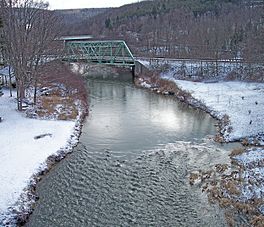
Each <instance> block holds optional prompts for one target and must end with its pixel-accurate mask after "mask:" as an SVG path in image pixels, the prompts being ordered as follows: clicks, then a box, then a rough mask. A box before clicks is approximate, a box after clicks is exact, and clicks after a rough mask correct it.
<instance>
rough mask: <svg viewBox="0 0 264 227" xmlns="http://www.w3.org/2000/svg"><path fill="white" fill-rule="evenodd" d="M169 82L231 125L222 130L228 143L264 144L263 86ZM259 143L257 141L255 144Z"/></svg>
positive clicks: (243, 83) (229, 83)
mask: <svg viewBox="0 0 264 227" xmlns="http://www.w3.org/2000/svg"><path fill="white" fill-rule="evenodd" d="M164 78H166V79H169V80H171V81H173V82H175V83H176V84H177V86H179V87H180V88H181V89H182V90H184V91H187V92H190V93H191V95H192V96H193V97H194V98H195V99H197V100H199V101H201V102H202V103H203V104H204V105H205V106H206V107H207V108H208V110H209V112H210V113H211V114H212V115H213V116H215V117H217V118H218V119H222V118H223V117H224V116H225V115H227V116H228V117H229V121H230V122H229V124H228V125H226V128H225V129H223V130H222V133H223V136H224V138H225V140H226V141H234V140H239V139H242V138H249V137H256V138H257V139H258V142H261V141H262V143H263V133H264V114H263V110H264V84H261V83H246V82H219V83H201V82H199V83H198V82H191V81H183V80H175V79H173V78H171V77H166V76H164ZM256 142H257V141H256Z"/></svg>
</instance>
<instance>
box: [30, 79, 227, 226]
mask: <svg viewBox="0 0 264 227" xmlns="http://www.w3.org/2000/svg"><path fill="white" fill-rule="evenodd" d="M87 83H88V86H89V90H90V99H91V100H90V105H91V113H90V116H89V118H88V120H87V122H86V123H85V125H84V127H83V134H82V136H81V138H80V143H79V145H78V146H77V147H76V148H75V151H74V152H73V153H72V154H71V155H69V156H68V157H67V158H66V159H65V160H63V161H62V162H61V163H59V164H58V165H57V166H56V167H55V168H54V170H52V171H51V172H50V173H49V174H48V175H47V176H46V177H45V178H44V180H43V181H42V182H41V183H40V184H39V186H38V188H37V193H38V195H39V197H40V200H39V202H38V203H37V205H36V210H35V211H34V213H33V215H32V216H31V217H30V220H29V223H28V224H27V226H212V225H214V226H224V220H223V215H222V213H221V212H220V211H219V210H218V209H217V208H216V207H213V206H209V204H208V203H207V199H206V197H205V195H203V194H201V193H200V189H199V188H196V187H190V186H189V184H188V172H189V171H192V170H194V169H197V168H208V167H209V166H211V165H213V164H215V163H221V162H223V161H226V160H224V158H223V157H226V155H224V154H225V153H226V151H225V150H223V149H220V148H217V147H216V146H215V145H214V144H213V143H210V144H208V142H207V144H206V142H205V141H208V140H205V138H206V137H208V135H214V134H215V128H214V124H215V121H214V120H213V119H212V118H211V117H210V116H208V115H207V114H204V113H202V112H201V111H197V110H194V109H192V108H190V107H188V106H186V105H184V104H182V103H178V102H175V100H173V99H171V98H168V97H162V96H159V95H156V94H153V93H150V92H147V91H144V90H140V89H136V88H134V87H133V85H132V84H131V83H128V82H109V81H108V82H107V81H98V80H89V81H88V82H87Z"/></svg>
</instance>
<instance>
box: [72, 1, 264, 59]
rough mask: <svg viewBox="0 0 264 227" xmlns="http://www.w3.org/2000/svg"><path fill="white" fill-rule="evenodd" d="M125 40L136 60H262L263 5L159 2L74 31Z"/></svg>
mask: <svg viewBox="0 0 264 227" xmlns="http://www.w3.org/2000/svg"><path fill="white" fill-rule="evenodd" d="M68 34H91V35H93V36H94V37H95V38H98V39H99V38H101V39H109V38H113V39H124V40H126V41H127V42H128V44H129V46H130V47H131V49H132V50H133V52H134V53H136V55H141V56H160V57H175V58H209V59H227V58H228V59H230V58H243V59H244V60H247V61H255V62H257V61H258V62H259V61H263V59H264V43H263V42H264V41H263V40H264V1H263V0H262V1H256V0H245V1H241V0H156V1H142V2H138V3H134V4H129V5H125V6H123V7H120V8H113V9H108V10H107V11H105V12H104V13H103V14H99V15H97V16H94V17H92V18H89V19H87V20H84V21H83V22H82V23H81V24H78V25H76V26H75V27H74V29H71V31H70V32H69V33H68Z"/></svg>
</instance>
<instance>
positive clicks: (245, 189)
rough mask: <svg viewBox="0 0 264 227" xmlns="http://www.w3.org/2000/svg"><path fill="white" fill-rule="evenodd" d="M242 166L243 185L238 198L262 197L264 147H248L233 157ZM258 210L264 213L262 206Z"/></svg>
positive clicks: (263, 188)
mask: <svg viewBox="0 0 264 227" xmlns="http://www.w3.org/2000/svg"><path fill="white" fill-rule="evenodd" d="M233 159H235V160H236V161H237V162H238V163H239V164H241V165H242V166H243V167H244V168H243V169H244V170H243V172H242V174H241V177H242V178H243V185H242V188H241V194H240V195H239V199H240V200H242V201H247V200H250V199H253V198H254V199H255V198H257V199H263V197H264V183H263V180H264V149H263V148H260V147H257V148H250V149H248V150H247V151H246V152H245V153H243V154H241V155H238V156H235V157H233ZM259 210H260V211H261V213H263V214H264V209H263V207H260V208H259Z"/></svg>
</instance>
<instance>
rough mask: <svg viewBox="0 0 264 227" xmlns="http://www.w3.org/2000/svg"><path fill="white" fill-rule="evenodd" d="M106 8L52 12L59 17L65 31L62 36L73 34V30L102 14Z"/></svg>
mask: <svg viewBox="0 0 264 227" xmlns="http://www.w3.org/2000/svg"><path fill="white" fill-rule="evenodd" d="M106 10H107V8H94V9H65V10H55V11H54V12H55V13H56V14H57V15H58V16H60V17H61V19H62V23H63V24H64V28H65V30H64V31H63V34H65V35H67V34H74V29H75V28H76V27H80V26H82V25H83V24H86V23H87V20H88V19H90V18H92V17H94V16H96V15H100V14H102V13H104V12H105V11H106Z"/></svg>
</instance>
